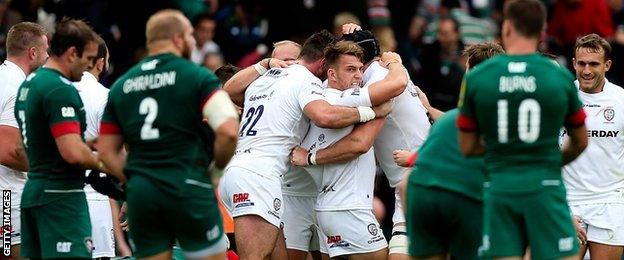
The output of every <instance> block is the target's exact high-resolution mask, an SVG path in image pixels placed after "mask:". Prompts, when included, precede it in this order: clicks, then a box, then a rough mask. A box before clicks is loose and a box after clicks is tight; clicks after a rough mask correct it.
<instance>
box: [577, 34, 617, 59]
mask: <svg viewBox="0 0 624 260" xmlns="http://www.w3.org/2000/svg"><path fill="white" fill-rule="evenodd" d="M581 48H583V49H587V50H589V51H591V52H595V53H601V52H603V53H604V55H603V58H604V60H605V61H607V60H610V59H611V45H610V44H609V42H608V41H607V40H605V39H604V38H602V37H600V35H598V34H595V33H592V34H588V35H585V36H583V37H580V38H578V39H576V43H575V44H574V54H575V56H576V52H577V51H578V50H579V49H581Z"/></svg>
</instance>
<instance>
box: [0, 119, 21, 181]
mask: <svg viewBox="0 0 624 260" xmlns="http://www.w3.org/2000/svg"><path fill="white" fill-rule="evenodd" d="M0 164H2V165H4V166H7V167H9V168H11V169H14V170H18V171H23V172H25V171H28V158H27V157H26V151H25V150H24V146H23V145H22V137H21V135H20V133H19V129H18V128H15V127H12V126H8V125H0Z"/></svg>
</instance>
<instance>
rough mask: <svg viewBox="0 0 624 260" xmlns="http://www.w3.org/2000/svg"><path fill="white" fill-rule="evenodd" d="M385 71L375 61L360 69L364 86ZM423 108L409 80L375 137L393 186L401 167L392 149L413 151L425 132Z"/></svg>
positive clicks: (426, 123)
mask: <svg viewBox="0 0 624 260" xmlns="http://www.w3.org/2000/svg"><path fill="white" fill-rule="evenodd" d="M387 74H388V70H387V69H385V68H383V67H382V66H381V65H380V64H379V62H377V61H375V62H373V63H371V64H370V66H368V68H367V69H366V71H364V75H363V80H364V87H365V88H367V87H368V86H370V85H371V84H373V83H375V82H377V81H380V80H382V79H383V78H385V77H386V75H387ZM430 127H431V124H430V123H429V118H428V117H427V109H426V108H425V107H424V106H423V104H422V103H421V102H420V99H419V98H418V92H417V91H416V86H415V85H414V83H412V81H411V80H409V81H408V85H407V87H406V88H405V90H404V91H403V93H401V94H400V95H399V96H397V97H395V98H394V106H393V108H392V112H390V114H389V115H388V116H387V117H386V124H385V125H384V127H383V129H382V130H381V133H379V136H377V139H376V140H375V144H374V147H375V156H376V157H377V161H378V162H379V166H380V167H381V169H382V170H383V171H384V173H385V174H386V177H387V178H388V182H389V183H390V186H391V187H396V186H397V185H398V184H399V182H400V181H401V177H402V176H403V171H404V170H405V168H404V167H401V166H398V165H396V163H395V162H394V158H393V157H392V152H393V151H394V150H398V149H403V150H409V151H416V149H418V147H420V145H422V143H423V142H424V140H425V138H426V137H427V135H428V134H429V128H430Z"/></svg>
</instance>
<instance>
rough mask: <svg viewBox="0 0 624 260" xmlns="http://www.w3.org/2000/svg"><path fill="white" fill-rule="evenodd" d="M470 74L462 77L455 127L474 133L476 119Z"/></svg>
mask: <svg viewBox="0 0 624 260" xmlns="http://www.w3.org/2000/svg"><path fill="white" fill-rule="evenodd" d="M469 76H470V73H469V74H468V75H466V77H464V80H463V81H462V84H461V89H460V92H459V103H458V104H457V107H458V108H459V116H458V117H457V127H458V128H459V129H460V130H462V131H464V132H471V131H476V129H477V124H476V117H475V108H474V86H471V85H470V82H471V81H470V78H469Z"/></svg>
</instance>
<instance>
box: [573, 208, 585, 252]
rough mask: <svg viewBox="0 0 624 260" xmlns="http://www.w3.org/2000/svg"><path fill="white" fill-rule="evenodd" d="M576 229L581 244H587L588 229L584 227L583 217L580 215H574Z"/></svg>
mask: <svg viewBox="0 0 624 260" xmlns="http://www.w3.org/2000/svg"><path fill="white" fill-rule="evenodd" d="M572 218H573V220H574V229H576V237H577V238H578V240H579V243H581V245H585V244H587V230H585V229H584V228H583V219H581V217H579V216H576V215H575V216H573V217H572Z"/></svg>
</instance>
